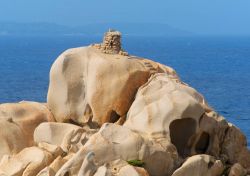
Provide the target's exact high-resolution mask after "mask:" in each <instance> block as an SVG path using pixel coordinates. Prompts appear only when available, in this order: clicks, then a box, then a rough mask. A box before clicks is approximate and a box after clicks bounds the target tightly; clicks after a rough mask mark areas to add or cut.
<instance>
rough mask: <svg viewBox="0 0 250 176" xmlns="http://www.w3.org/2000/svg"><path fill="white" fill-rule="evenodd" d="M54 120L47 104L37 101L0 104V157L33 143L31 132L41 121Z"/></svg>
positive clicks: (16, 151)
mask: <svg viewBox="0 0 250 176" xmlns="http://www.w3.org/2000/svg"><path fill="white" fill-rule="evenodd" d="M49 121H54V118H53V115H52V113H51V112H50V111H49V109H48V108H47V106H46V105H45V104H42V103H37V102H25V101H23V102H20V103H6V104H1V105H0V127H1V129H2V130H0V139H1V140H0V158H1V157H2V156H3V155H4V154H15V153H18V152H19V151H21V150H22V149H23V148H24V147H28V146H32V145H34V140H33V132H34V130H35V128H36V127H37V126H38V125H39V124H40V123H42V122H49Z"/></svg>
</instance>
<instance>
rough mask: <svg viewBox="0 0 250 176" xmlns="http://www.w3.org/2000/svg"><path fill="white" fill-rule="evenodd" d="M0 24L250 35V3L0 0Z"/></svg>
mask: <svg viewBox="0 0 250 176" xmlns="http://www.w3.org/2000/svg"><path fill="white" fill-rule="evenodd" d="M0 21H13V22H50V23H57V24H64V25H70V26H78V25H82V24H84V25H85V24H89V23H117V22H119V23H164V24H168V25H170V26H172V27H176V28H179V29H182V30H186V31H190V32H193V33H197V34H209V35H210V34H211V35H250V0H0Z"/></svg>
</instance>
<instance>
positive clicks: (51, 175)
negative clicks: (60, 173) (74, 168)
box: [36, 167, 55, 176]
mask: <svg viewBox="0 0 250 176" xmlns="http://www.w3.org/2000/svg"><path fill="white" fill-rule="evenodd" d="M36 176H55V172H54V171H53V170H52V169H51V168H50V167H45V168H44V169H43V170H41V171H40V172H39V173H38V174H37V175H36Z"/></svg>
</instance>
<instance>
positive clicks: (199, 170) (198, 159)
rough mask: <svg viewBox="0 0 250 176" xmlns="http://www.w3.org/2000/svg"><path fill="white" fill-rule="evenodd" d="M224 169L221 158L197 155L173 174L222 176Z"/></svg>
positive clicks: (179, 175) (182, 175)
mask: <svg viewBox="0 0 250 176" xmlns="http://www.w3.org/2000/svg"><path fill="white" fill-rule="evenodd" d="M223 170H224V167H223V164H222V162H221V161H220V160H215V158H214V157H212V156H209V155H195V156H192V157H190V158H188V159H187V161H185V162H184V163H183V165H182V166H181V167H180V168H178V169H177V170H176V171H175V172H174V173H173V175H172V176H191V175H192V176H220V175H221V174H222V173H223Z"/></svg>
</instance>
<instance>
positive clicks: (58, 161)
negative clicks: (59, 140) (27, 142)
mask: <svg viewBox="0 0 250 176" xmlns="http://www.w3.org/2000/svg"><path fill="white" fill-rule="evenodd" d="M67 161H68V159H67V158H66V157H64V158H63V157H62V156H58V157H57V158H56V159H55V160H54V161H53V162H52V163H51V164H50V165H49V167H50V168H51V169H52V170H53V171H54V172H55V173H56V172H57V171H58V170H59V169H60V168H61V167H62V166H63V164H64V163H66V162H67Z"/></svg>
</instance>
